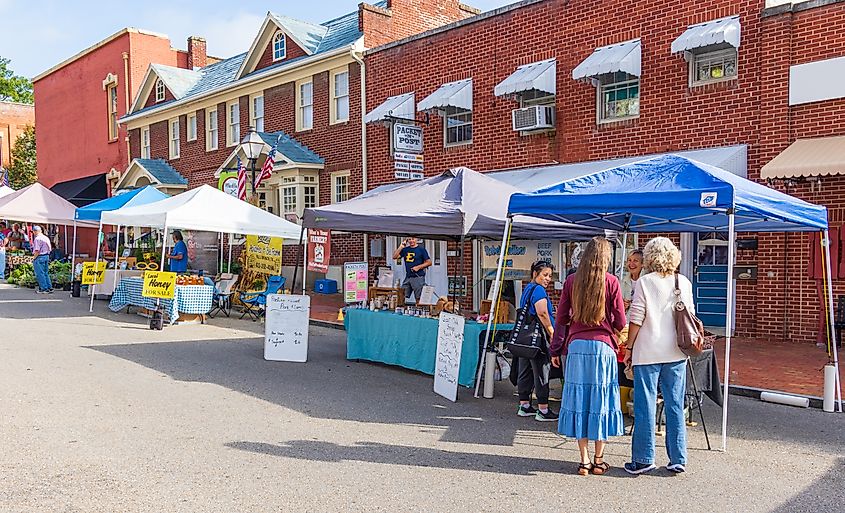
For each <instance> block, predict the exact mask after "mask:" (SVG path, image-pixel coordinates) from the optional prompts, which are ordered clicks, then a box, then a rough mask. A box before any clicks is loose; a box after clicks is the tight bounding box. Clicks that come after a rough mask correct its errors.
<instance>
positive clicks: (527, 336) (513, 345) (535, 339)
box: [507, 284, 546, 359]
mask: <svg viewBox="0 0 845 513" xmlns="http://www.w3.org/2000/svg"><path fill="white" fill-rule="evenodd" d="M534 286H535V287H536V286H537V284H534ZM533 293H534V291H533V290H532V291H531V292H530V293H529V294H528V302H527V303H526V304H525V305H523V306H522V308H520V309H519V310H517V312H516V322H515V323H514V327H513V332H512V333H511V338H510V341H508V343H507V348H508V351H510V353H511V354H512V355H513V356H514V357H517V358H528V359H531V358H536V357H537V356H539V355H542V354H545V353H546V330H545V328H543V326H542V323H540V319H538V318H537V316H536V315H534V314H532V313H531V311H530V308H531V305H530V301H531V296H532V294H533Z"/></svg>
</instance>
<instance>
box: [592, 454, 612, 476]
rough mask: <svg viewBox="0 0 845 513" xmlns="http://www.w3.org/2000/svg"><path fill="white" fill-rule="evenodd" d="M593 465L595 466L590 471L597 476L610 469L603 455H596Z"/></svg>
mask: <svg viewBox="0 0 845 513" xmlns="http://www.w3.org/2000/svg"><path fill="white" fill-rule="evenodd" d="M599 460H602V461H601V462H599ZM592 467H593V468H592V469H590V471H591V472H592V473H593V474H594V475H596V476H601V475H603V474H604V473H605V472H607V471H608V470H610V465H608V464H607V462H606V461H604V458H603V457H602V456H596V457H595V459H594V460H593V465H592Z"/></svg>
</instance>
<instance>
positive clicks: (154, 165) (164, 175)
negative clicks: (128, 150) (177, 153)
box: [135, 159, 188, 185]
mask: <svg viewBox="0 0 845 513" xmlns="http://www.w3.org/2000/svg"><path fill="white" fill-rule="evenodd" d="M135 160H136V162H138V165H140V166H141V167H143V168H144V169H146V170H147V172H148V173H150V174H151V175H153V176H154V177H155V179H156V180H158V181H159V182H161V183H162V184H165V185H188V179H187V178H185V177H184V176H182V175H181V174H179V171H176V170H175V169H173V166H171V165H170V164H168V163H167V161H166V160H164V159H135Z"/></svg>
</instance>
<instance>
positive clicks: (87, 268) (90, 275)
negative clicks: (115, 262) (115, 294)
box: [82, 262, 106, 285]
mask: <svg viewBox="0 0 845 513" xmlns="http://www.w3.org/2000/svg"><path fill="white" fill-rule="evenodd" d="M105 279H106V263H105V262H82V284H83V285H99V284H100V283H103V280H105Z"/></svg>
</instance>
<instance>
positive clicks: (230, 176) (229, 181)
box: [217, 171, 238, 198]
mask: <svg viewBox="0 0 845 513" xmlns="http://www.w3.org/2000/svg"><path fill="white" fill-rule="evenodd" d="M217 188H218V189H220V190H221V191H223V192H225V193H226V194H230V195H232V196H234V197H236V198H237V197H238V173H235V172H231V171H225V172H221V173H220V179H219V180H218V181H217Z"/></svg>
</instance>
